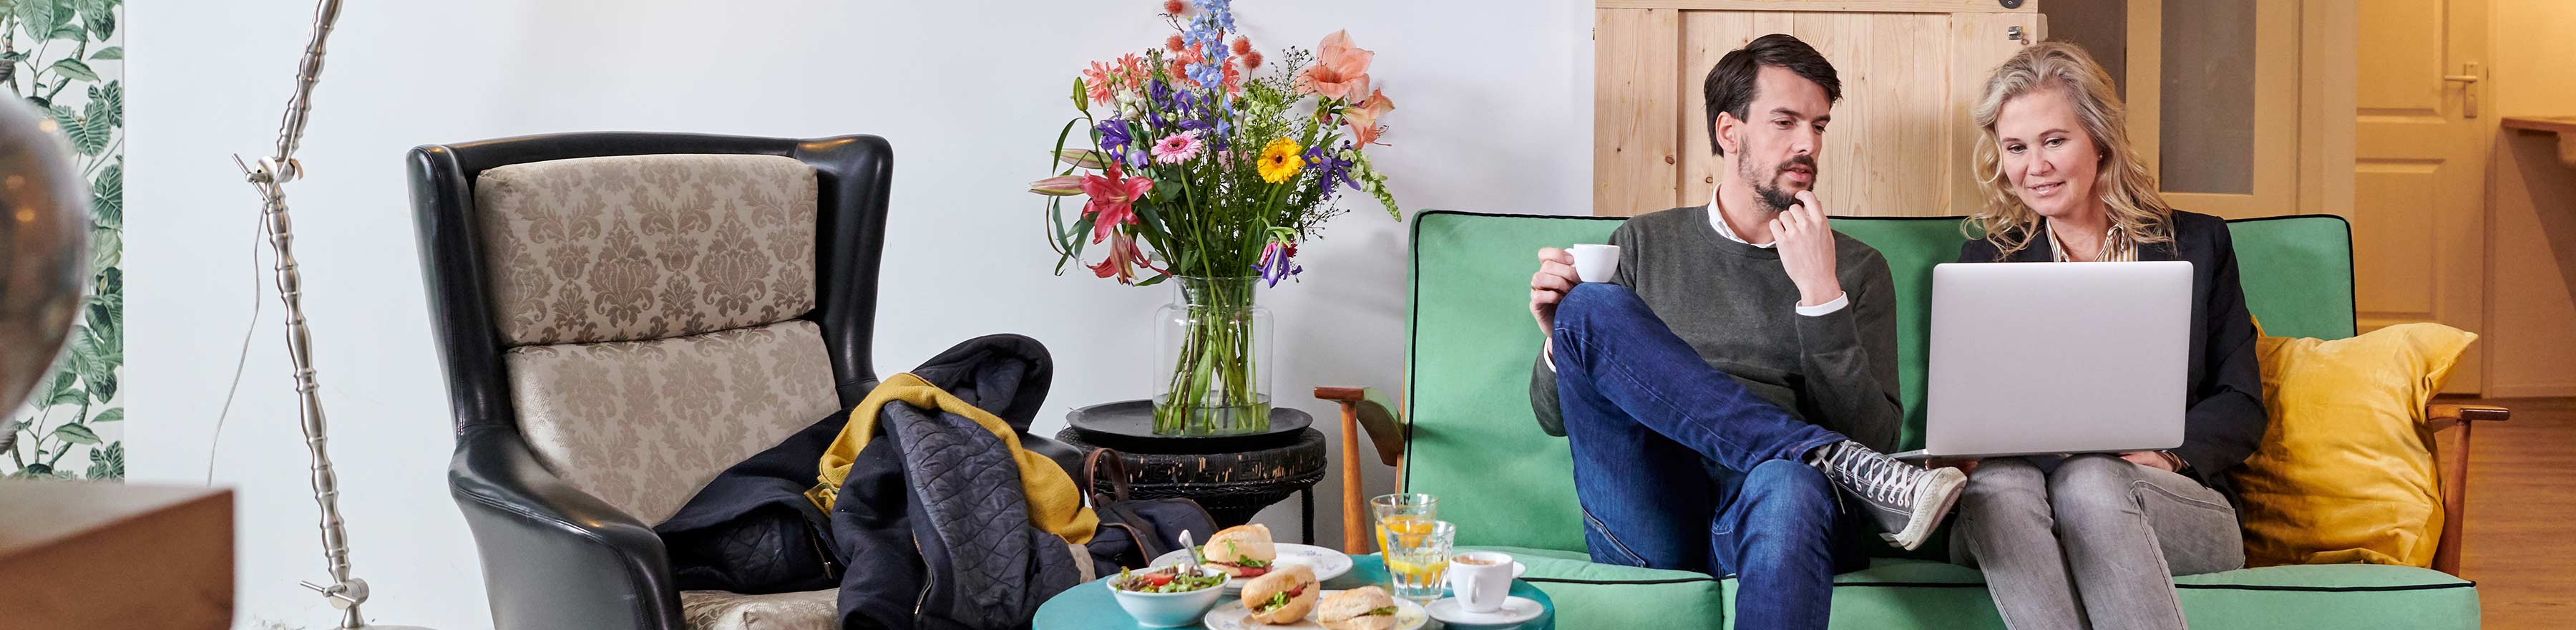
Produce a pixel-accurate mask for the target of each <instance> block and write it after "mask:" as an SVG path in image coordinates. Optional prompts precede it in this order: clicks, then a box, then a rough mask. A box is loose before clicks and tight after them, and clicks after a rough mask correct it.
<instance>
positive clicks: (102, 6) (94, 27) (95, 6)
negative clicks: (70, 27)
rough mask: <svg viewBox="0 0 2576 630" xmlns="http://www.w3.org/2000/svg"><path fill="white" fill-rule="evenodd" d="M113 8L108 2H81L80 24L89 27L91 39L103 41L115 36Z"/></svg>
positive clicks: (98, 0)
mask: <svg viewBox="0 0 2576 630" xmlns="http://www.w3.org/2000/svg"><path fill="white" fill-rule="evenodd" d="M115 8H116V6H115V5H114V4H111V3H109V2H108V0H81V3H80V16H81V23H82V24H87V25H89V32H90V34H91V35H92V36H93V37H91V39H97V40H104V39H107V38H108V36H110V35H114V34H116V12H115V10H114V9H115Z"/></svg>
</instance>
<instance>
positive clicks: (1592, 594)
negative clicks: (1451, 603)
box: [1442, 500, 1726, 628]
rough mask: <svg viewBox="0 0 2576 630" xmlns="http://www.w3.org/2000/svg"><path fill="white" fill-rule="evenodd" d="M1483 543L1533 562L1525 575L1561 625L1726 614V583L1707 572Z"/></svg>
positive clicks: (1662, 624) (1640, 624)
mask: <svg viewBox="0 0 2576 630" xmlns="http://www.w3.org/2000/svg"><path fill="white" fill-rule="evenodd" d="M1444 501H1445V500H1444ZM1442 509H1443V511H1446V510H1447V507H1446V506H1443V508H1442ZM1480 549H1488V550H1492V551H1500V552H1503V553H1508V554H1512V559H1514V560H1518V561H1520V563H1521V564H1524V565H1528V566H1529V573H1527V574H1525V575H1522V576H1521V579H1522V580H1525V581H1528V582H1529V583H1530V584H1531V585H1533V586H1537V587H1538V589H1539V590H1540V591H1545V592H1546V593H1547V598H1548V600H1549V601H1551V602H1553V603H1555V604H1556V627H1559V628H1670V627H1699V626H1704V625H1705V624H1690V623H1683V621H1684V620H1693V619H1704V620H1708V621H1716V620H1718V619H1722V618H1724V616H1725V610H1724V608H1725V605H1726V604H1725V602H1726V600H1725V599H1724V598H1723V596H1722V595H1723V591H1722V590H1721V585H1720V584H1719V583H1718V579H1717V578H1715V577H1710V576H1709V575H1708V574H1705V573H1693V572H1690V571H1667V570H1663V569H1640V568H1636V567H1628V566H1621V565H1615V564H1596V563H1593V562H1590V561H1589V560H1587V559H1586V556H1585V555H1584V554H1583V553H1581V552H1574V551H1562V550H1555V549H1529V548H1522V547H1480Z"/></svg>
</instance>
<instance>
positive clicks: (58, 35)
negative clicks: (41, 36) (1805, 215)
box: [45, 24, 89, 42]
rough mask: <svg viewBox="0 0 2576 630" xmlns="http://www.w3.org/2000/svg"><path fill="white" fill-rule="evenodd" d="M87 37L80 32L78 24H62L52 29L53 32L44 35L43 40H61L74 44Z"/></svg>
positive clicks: (87, 35)
mask: <svg viewBox="0 0 2576 630" xmlns="http://www.w3.org/2000/svg"><path fill="white" fill-rule="evenodd" d="M88 37H89V34H88V33H84V32H81V27H80V25H78V24H64V25H62V26H57V27H54V32H52V33H48V34H46V35H45V39H62V40H70V41H75V42H77V41H81V40H82V39H86V38H88Z"/></svg>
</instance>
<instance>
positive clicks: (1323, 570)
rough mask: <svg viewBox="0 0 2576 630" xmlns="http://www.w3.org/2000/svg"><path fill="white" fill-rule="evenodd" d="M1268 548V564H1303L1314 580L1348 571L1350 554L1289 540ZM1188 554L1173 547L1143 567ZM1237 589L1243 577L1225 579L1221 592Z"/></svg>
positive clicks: (1161, 564)
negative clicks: (1271, 553) (1271, 555)
mask: <svg viewBox="0 0 2576 630" xmlns="http://www.w3.org/2000/svg"><path fill="white" fill-rule="evenodd" d="M1271 548H1272V549H1276V550H1278V551H1279V558H1278V559H1277V560H1274V561H1273V564H1272V565H1271V566H1272V568H1278V566H1279V565H1286V564H1299V565H1305V566H1306V569H1307V570H1309V571H1314V572H1315V581H1317V582H1322V581H1325V580H1330V579H1333V578H1337V577H1341V576H1342V574H1344V573H1349V572H1351V556H1350V554H1346V553H1342V552H1339V551H1334V550H1331V549H1327V548H1323V547H1317V546H1314V545H1297V544H1289V543H1279V544H1276V545H1271ZM1188 557H1190V550H1188V549H1175V550H1172V552H1171V553H1167V554H1163V555H1162V557H1158V558H1155V559H1154V563H1153V565H1152V566H1150V567H1147V569H1146V570H1149V571H1150V570H1153V569H1160V568H1163V567H1167V566H1171V565H1175V564H1180V563H1181V560H1182V559H1184V558H1188ZM1241 590H1243V578H1226V579H1225V592H1228V593H1233V592H1237V591H1241Z"/></svg>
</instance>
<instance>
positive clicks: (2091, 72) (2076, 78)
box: [1961, 42, 2173, 256]
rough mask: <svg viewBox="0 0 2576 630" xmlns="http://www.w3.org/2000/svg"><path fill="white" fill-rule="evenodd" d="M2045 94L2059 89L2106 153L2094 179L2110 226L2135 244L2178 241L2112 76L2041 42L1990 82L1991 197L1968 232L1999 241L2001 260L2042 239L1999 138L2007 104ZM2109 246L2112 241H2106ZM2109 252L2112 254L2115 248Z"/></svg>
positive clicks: (1983, 175) (1985, 156)
mask: <svg viewBox="0 0 2576 630" xmlns="http://www.w3.org/2000/svg"><path fill="white" fill-rule="evenodd" d="M2042 90H2057V91H2058V92H2060V93H2062V94H2065V95H2066V100H2067V102H2068V103H2069V104H2071V105H2073V106H2074V108H2075V117H2076V118H2077V119H2078V120H2079V121H2081V123H2082V124H2083V126H2084V132H2085V134H2087V135H2090V136H2092V139H2093V146H2094V147H2095V148H2098V149H2100V150H2101V151H2102V159H2101V161H2100V162H2099V163H2098V164H2097V165H2096V166H2097V167H2098V168H2097V169H2096V170H2095V174H2094V178H2093V194H2095V195H2097V196H2099V197H2101V199H2102V205H2103V206H2105V207H2107V208H2108V209H2109V211H2110V212H2109V213H2110V215H2111V217H2110V218H2111V225H2112V226H2113V227H2115V228H2117V230H2116V231H2117V232H2118V233H2121V234H2125V235H2127V236H2128V238H2129V241H2130V242H2129V243H2128V246H2130V247H2142V246H2144V245H2146V244H2149V243H2169V242H2172V241H2173V233H2172V222H2171V221H2170V220H2169V219H2170V218H2171V216H2172V214H2173V210H2172V209H2171V208H2170V207H2168V206H2166V205H2165V201H2164V197H2163V196H2162V195H2158V194H2156V177H2155V175H2153V174H2150V173H2148V172H2147V165H2146V163H2145V162H2143V161H2141V160H2139V159H2138V155H2137V152H2136V151H2135V150H2134V149H2133V148H2132V147H2131V146H2130V144H2129V132H2128V118H2129V114H2128V112H2127V110H2125V109H2123V108H2122V106H2121V104H2120V96H2119V92H2118V91H2116V88H2114V87H2113V85H2112V83H2111V73H2109V72H2106V71H2104V70H2102V65H2101V64H2099V63H2095V62H2094V61H2093V56H2092V55H2090V54H2086V53H2085V52H2084V49H2083V48H2082V47H2079V46H2076V45H2074V44H2069V43H2065V42H2040V43H2037V44H2032V45H2029V46H2024V47H2022V49H2021V52H2018V53H2014V54H2013V56H2012V58H2010V59H2006V60H2004V63H2003V65H2001V66H1997V67H1995V73H1994V76H1992V77H1989V78H1987V79H1986V89H1985V95H1984V97H1982V98H1979V99H1978V100H1977V108H1976V112H1975V116H1976V121H1977V128H1979V129H1983V130H1985V133H1984V134H1983V135H1980V136H1977V151H1976V157H1975V160H1974V162H1973V164H1974V167H1975V168H1976V176H1977V189H1978V190H1979V191H1982V192H1984V193H1985V197H1986V205H1985V208H1983V209H1980V210H1978V211H1977V212H1976V213H1975V214H1973V215H1971V216H1969V218H1968V221H1967V222H1966V223H1964V224H1962V227H1961V229H1963V230H1968V236H1969V237H1970V238H1975V237H1976V236H1977V235H1978V232H1983V233H1984V236H1985V239H1986V240H1987V241H1988V242H1991V243H1994V245H1995V249H1997V250H1998V251H1999V252H2000V253H2001V256H2011V255H2012V254H2013V252H2017V251H2021V249H2022V248H2024V247H2028V246H2030V242H2031V240H2033V239H2034V238H2040V237H2039V225H2040V216H2039V213H2038V212H2037V211H2034V210H2031V209H2030V206H2029V205H2025V204H2023V203H2022V202H2021V198H2020V197H2018V196H2015V195H2014V194H2013V190H2012V179H2011V178H2010V177H2006V176H2005V175H2004V173H2003V154H2002V151H2001V149H2002V147H2001V146H1999V144H1998V142H1997V139H1996V137H1995V118H1996V117H1997V116H1998V115H2000V114H2002V113H2003V108H2004V103H2005V102H2008V101H2011V100H2012V99H2015V98H2019V97H2021V96H2022V95H2025V94H2032V93H2036V92H2040V91H2042ZM2105 245H2109V244H2107V243H2106V244H2105ZM2104 251H2106V252H2107V251H2111V250H2110V249H2109V248H2108V247H2106V248H2105V249H2104Z"/></svg>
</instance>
